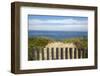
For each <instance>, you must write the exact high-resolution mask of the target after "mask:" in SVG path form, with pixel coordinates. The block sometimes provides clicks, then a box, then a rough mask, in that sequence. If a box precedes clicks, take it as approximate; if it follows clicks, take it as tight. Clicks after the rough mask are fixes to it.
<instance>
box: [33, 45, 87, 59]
mask: <svg viewBox="0 0 100 76" xmlns="http://www.w3.org/2000/svg"><path fill="white" fill-rule="evenodd" d="M87 52H88V50H87V49H84V48H81V49H80V48H68V47H66V48H61V47H60V48H59V47H56V48H53V47H50V48H33V51H32V55H33V57H34V58H33V60H57V59H80V58H87V57H88V53H87Z"/></svg>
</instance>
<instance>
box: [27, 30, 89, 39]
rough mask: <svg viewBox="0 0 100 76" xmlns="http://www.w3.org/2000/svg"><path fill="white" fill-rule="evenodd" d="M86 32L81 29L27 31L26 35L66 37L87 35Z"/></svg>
mask: <svg viewBox="0 0 100 76" xmlns="http://www.w3.org/2000/svg"><path fill="white" fill-rule="evenodd" d="M87 36H88V32H83V31H28V37H47V38H52V39H66V38H76V37H87Z"/></svg>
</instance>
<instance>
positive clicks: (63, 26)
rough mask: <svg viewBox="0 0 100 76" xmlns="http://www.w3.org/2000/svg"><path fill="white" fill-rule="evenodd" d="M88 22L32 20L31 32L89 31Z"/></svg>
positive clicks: (30, 21)
mask: <svg viewBox="0 0 100 76" xmlns="http://www.w3.org/2000/svg"><path fill="white" fill-rule="evenodd" d="M87 28H88V23H87V21H86V20H76V19H62V20H58V19H57V20H50V19H49V20H40V19H30V20H29V30H49V31H50V30H51V31H52V30H53V31H54V30H55V31H87Z"/></svg>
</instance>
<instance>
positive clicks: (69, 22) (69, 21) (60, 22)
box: [29, 19, 88, 25]
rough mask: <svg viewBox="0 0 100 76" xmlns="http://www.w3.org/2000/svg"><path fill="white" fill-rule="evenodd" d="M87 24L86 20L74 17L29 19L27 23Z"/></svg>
mask: <svg viewBox="0 0 100 76" xmlns="http://www.w3.org/2000/svg"><path fill="white" fill-rule="evenodd" d="M36 24H37V25H40V24H41V25H54V24H55V25H87V24H88V22H87V21H86V20H76V19H61V20H39V19H30V20H29V25H36Z"/></svg>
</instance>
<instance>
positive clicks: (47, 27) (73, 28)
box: [29, 25, 88, 31]
mask: <svg viewBox="0 0 100 76" xmlns="http://www.w3.org/2000/svg"><path fill="white" fill-rule="evenodd" d="M29 30H41V31H43V30H45V31H87V30H88V29H87V26H86V25H74V26H73V25H69V26H66V25H63V26H62V25H59V26H55V25H52V26H50V25H42V26H41V25H34V26H29Z"/></svg>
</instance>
